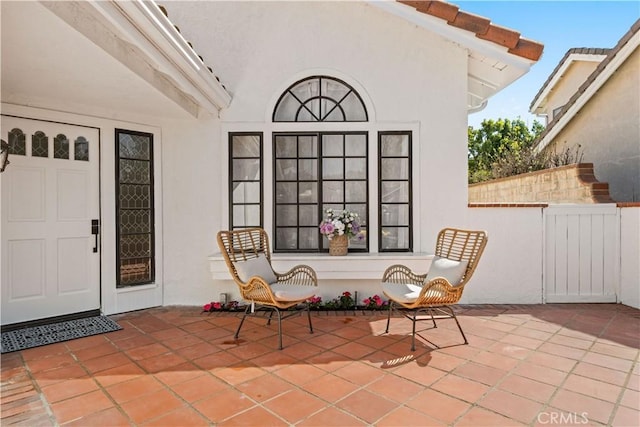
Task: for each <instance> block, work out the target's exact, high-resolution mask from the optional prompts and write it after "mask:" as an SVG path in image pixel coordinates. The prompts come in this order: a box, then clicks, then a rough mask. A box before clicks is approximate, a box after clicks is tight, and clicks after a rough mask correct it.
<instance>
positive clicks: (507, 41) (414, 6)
mask: <svg viewBox="0 0 640 427" xmlns="http://www.w3.org/2000/svg"><path fill="white" fill-rule="evenodd" d="M367 3H369V4H371V5H372V6H375V7H377V8H380V9H382V10H384V11H386V12H388V13H391V14H393V15H395V16H398V17H400V18H403V19H405V20H407V21H408V22H411V23H413V24H415V25H417V26H419V27H421V28H425V29H427V30H429V31H431V32H433V33H435V34H438V35H440V36H441V37H443V38H445V39H447V40H450V41H451V42H453V43H456V44H458V45H460V46H461V47H462V48H464V49H466V50H467V51H468V62H469V67H468V68H469V73H468V81H467V83H468V84H467V87H468V88H469V91H468V96H467V99H468V105H467V110H468V112H469V114H471V113H472V112H475V111H478V109H480V108H482V106H483V105H486V102H487V100H488V99H489V98H490V97H492V96H493V95H495V94H496V93H498V92H500V91H501V90H502V89H504V88H505V87H507V86H508V85H510V84H511V83H513V82H514V81H516V80H517V79H519V78H520V77H522V76H523V75H525V74H526V73H527V72H528V71H529V70H530V68H531V66H532V65H533V64H535V63H536V62H537V61H538V59H539V57H540V55H541V54H542V49H541V45H539V44H537V43H536V42H533V41H530V40H528V39H525V38H522V37H520V35H519V33H516V32H514V31H512V30H508V29H505V28H502V27H499V26H496V25H493V24H490V23H489V21H488V20H487V19H486V18H481V17H475V15H471V14H468V13H465V12H462V11H459V10H458V9H457V7H456V6H454V5H451V4H450V3H446V2H397V1H378V0H367ZM429 3H433V4H432V5H429ZM426 7H428V8H431V7H437V8H438V9H442V10H438V11H434V10H431V11H429V12H425V11H423V10H422V9H424V8H426ZM447 12H450V13H449V14H447ZM434 14H435V15H434ZM465 17H469V19H468V21H470V22H467V23H466V24H465V23H463V22H459V21H461V20H465ZM483 21H484V22H483ZM475 22H477V23H478V24H483V23H484V24H485V25H483V26H482V27H483V28H478V31H479V33H476V32H474V31H471V30H468V29H466V28H465V27H466V26H469V27H470V28H473V24H474V23H475ZM489 31H491V32H492V34H494V36H495V35H496V34H497V33H500V34H502V33H504V34H502V36H504V43H503V44H502V45H501V44H498V43H494V42H493V41H492V40H490V37H487V34H488V33H489ZM474 58H490V59H491V62H492V63H500V64H502V65H503V67H501V68H500V69H498V68H492V67H486V66H484V65H483V64H482V62H483V61H482V60H480V61H478V60H475V59H474Z"/></svg>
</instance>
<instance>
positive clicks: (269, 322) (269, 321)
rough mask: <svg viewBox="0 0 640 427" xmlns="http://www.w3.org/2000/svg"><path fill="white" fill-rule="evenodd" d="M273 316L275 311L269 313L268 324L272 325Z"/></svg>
mask: <svg viewBox="0 0 640 427" xmlns="http://www.w3.org/2000/svg"><path fill="white" fill-rule="evenodd" d="M272 316H273V311H271V312H270V313H269V318H268V319H267V326H269V325H271V317H272Z"/></svg>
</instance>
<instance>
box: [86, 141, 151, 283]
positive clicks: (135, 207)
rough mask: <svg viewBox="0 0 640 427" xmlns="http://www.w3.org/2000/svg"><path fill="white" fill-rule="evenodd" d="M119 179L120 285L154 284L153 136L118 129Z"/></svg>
mask: <svg viewBox="0 0 640 427" xmlns="http://www.w3.org/2000/svg"><path fill="white" fill-rule="evenodd" d="M80 142H82V141H80ZM77 143H78V141H76V144H77ZM76 147H77V145H76ZM78 154H79V153H78V151H76V153H75V156H76V160H79V158H78V157H79V156H78ZM80 154H81V153H80ZM80 157H82V155H80ZM116 179H117V185H116V193H117V194H116V197H117V212H116V222H117V227H116V236H117V241H118V249H117V268H118V278H117V279H118V283H117V286H118V287H126V286H134V285H142V284H146V283H151V282H153V280H154V270H155V268H154V264H155V256H154V253H155V252H154V237H155V236H154V221H153V218H154V213H153V135H152V134H149V133H142V132H134V131H127V130H121V129H116Z"/></svg>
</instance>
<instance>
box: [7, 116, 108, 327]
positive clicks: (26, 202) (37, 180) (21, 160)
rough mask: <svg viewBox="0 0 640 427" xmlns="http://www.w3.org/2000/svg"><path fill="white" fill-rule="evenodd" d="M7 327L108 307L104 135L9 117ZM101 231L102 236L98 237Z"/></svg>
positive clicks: (78, 128) (90, 130)
mask: <svg viewBox="0 0 640 427" xmlns="http://www.w3.org/2000/svg"><path fill="white" fill-rule="evenodd" d="M0 127H1V135H2V139H3V140H5V141H7V142H9V143H12V152H11V154H10V155H9V161H10V164H9V166H7V168H6V170H5V171H4V172H3V173H2V175H1V176H0V180H1V184H2V185H1V191H2V193H1V196H2V197H1V203H2V230H1V244H2V246H1V252H0V253H1V255H2V256H1V258H2V274H1V279H0V280H1V288H2V315H1V317H2V324H3V325H7V324H12V323H18V322H24V321H29V320H35V319H43V318H47V317H53V316H60V315H65V314H72V313H78V312H83V311H90V310H96V309H100V235H99V228H96V227H95V226H94V227H92V221H94V220H95V221H97V224H99V219H100V216H99V214H100V203H99V201H100V194H99V173H100V170H99V164H100V162H99V152H100V146H99V144H100V133H99V131H98V129H96V128H91V127H82V126H74V125H68V124H61V123H54V122H47V121H39V120H32V119H24V118H16V117H9V116H4V115H3V116H2V123H1V126H0ZM92 232H93V233H98V234H92Z"/></svg>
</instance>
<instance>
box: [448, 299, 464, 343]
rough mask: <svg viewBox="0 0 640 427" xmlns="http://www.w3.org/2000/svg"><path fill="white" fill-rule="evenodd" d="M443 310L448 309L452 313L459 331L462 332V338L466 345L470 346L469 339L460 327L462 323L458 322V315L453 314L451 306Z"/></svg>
mask: <svg viewBox="0 0 640 427" xmlns="http://www.w3.org/2000/svg"><path fill="white" fill-rule="evenodd" d="M443 308H446V309H448V310H449V311H450V312H451V316H452V317H453V319H454V320H455V321H456V325H458V329H459V330H460V333H461V334H462V338H464V343H465V344H469V341H467V337H466V335H465V334H464V332H463V331H462V327H461V326H460V322H458V317H457V316H456V313H454V312H453V309H452V308H451V307H449V306H445V307H443Z"/></svg>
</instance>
